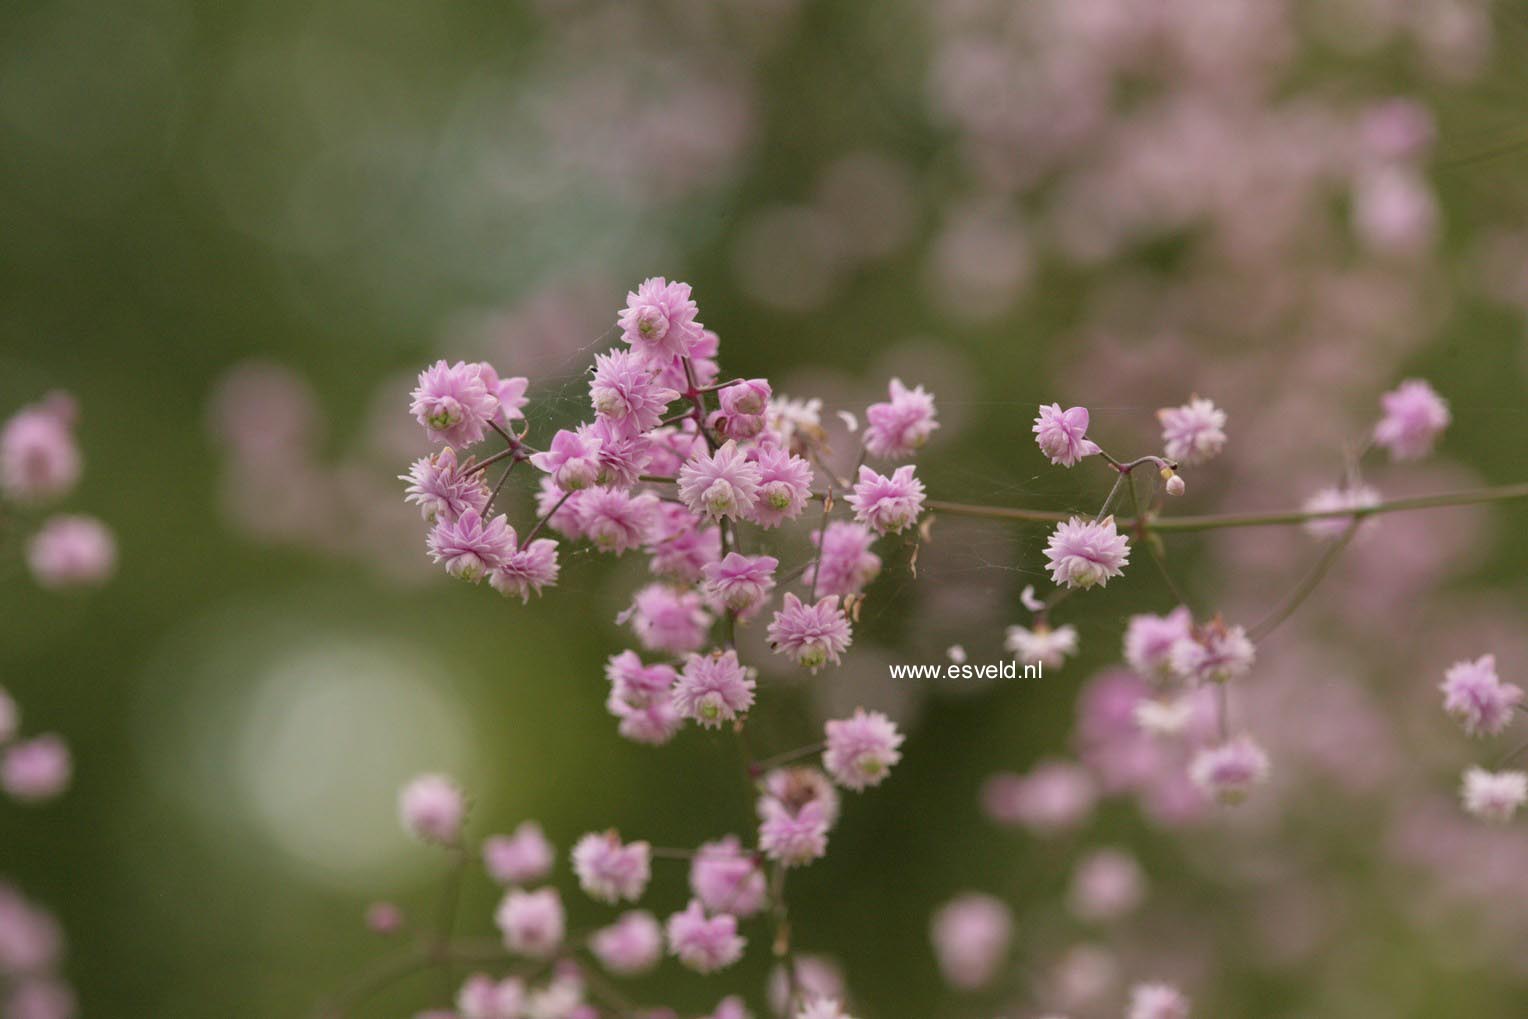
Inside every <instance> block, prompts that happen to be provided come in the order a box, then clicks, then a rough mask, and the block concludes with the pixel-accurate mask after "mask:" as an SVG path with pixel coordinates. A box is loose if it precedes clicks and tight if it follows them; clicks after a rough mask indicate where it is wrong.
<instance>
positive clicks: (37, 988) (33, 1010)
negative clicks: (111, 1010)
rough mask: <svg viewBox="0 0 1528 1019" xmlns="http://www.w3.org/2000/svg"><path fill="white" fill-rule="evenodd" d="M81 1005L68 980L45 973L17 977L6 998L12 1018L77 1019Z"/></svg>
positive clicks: (9, 1014) (6, 1007)
mask: <svg viewBox="0 0 1528 1019" xmlns="http://www.w3.org/2000/svg"><path fill="white" fill-rule="evenodd" d="M78 1009H79V1004H78V1002H77V1001H76V1000H75V996H74V991H72V990H71V989H70V988H69V986H68V985H67V984H64V983H62V982H60V981H59V980H57V979H55V978H53V977H50V976H46V975H41V974H34V975H31V976H29V977H27V978H26V979H24V980H18V981H16V982H15V984H14V985H13V987H12V988H11V991H10V993H9V994H8V995H7V996H6V999H5V1014H6V1015H7V1016H8V1017H10V1019H74V1017H75V1016H76V1015H78V1014H79V1012H78Z"/></svg>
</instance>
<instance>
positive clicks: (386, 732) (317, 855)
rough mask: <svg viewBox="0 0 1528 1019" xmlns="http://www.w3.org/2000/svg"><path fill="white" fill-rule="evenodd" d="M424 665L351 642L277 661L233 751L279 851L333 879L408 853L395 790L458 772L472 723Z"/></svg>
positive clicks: (383, 866)
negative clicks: (416, 777)
mask: <svg viewBox="0 0 1528 1019" xmlns="http://www.w3.org/2000/svg"><path fill="white" fill-rule="evenodd" d="M421 664H422V663H420V662H417V661H410V660H409V658H408V656H406V655H405V656H398V655H393V654H386V653H384V652H382V651H379V650H377V649H374V648H370V647H360V646H355V645H340V646H338V647H334V646H330V647H325V648H323V649H307V650H303V651H299V652H298V653H297V654H296V655H294V656H292V657H289V658H286V659H283V660H281V661H279V662H277V663H275V664H274V665H273V666H272V667H271V668H270V669H268V670H267V671H266V672H265V673H264V675H262V676H261V677H260V679H259V681H258V683H259V685H258V686H257V687H256V688H255V689H254V690H253V691H252V692H251V694H250V695H249V697H248V700H247V711H246V714H245V722H244V726H243V731H242V732H240V734H239V736H238V738H237V741H236V745H235V746H234V748H233V750H232V753H233V756H234V757H235V758H236V768H237V781H238V785H239V789H240V793H241V796H242V798H243V799H244V800H245V801H246V803H247V808H248V810H249V811H250V812H251V814H252V815H253V818H254V820H255V821H256V823H257V824H258V826H259V827H260V828H261V829H262V830H263V831H264V832H265V834H266V835H268V836H269V837H270V839H271V840H272V841H273V842H274V843H276V845H278V846H279V847H280V848H282V849H284V850H285V851H287V852H288V853H290V854H292V855H293V856H295V857H297V858H299V859H300V860H302V861H304V862H306V863H309V864H311V865H313V866H314V867H315V868H316V869H319V870H322V871H325V872H327V873H328V874H329V875H331V876H333V877H336V878H344V879H352V878H354V877H356V876H357V875H356V872H358V871H367V872H371V873H373V874H375V873H376V872H378V871H386V870H391V869H393V868H395V867H396V866H397V865H398V864H399V863H400V862H403V861H402V860H400V854H406V855H414V852H413V851H414V847H413V846H412V845H411V844H410V843H408V842H406V841H405V840H404V839H403V837H402V835H401V833H400V832H399V828H398V821H397V816H396V810H395V809H394V799H395V797H396V794H397V790H398V787H399V786H400V785H402V784H403V782H404V781H405V780H407V779H408V778H409V777H410V776H411V775H413V774H415V773H416V772H418V771H422V770H427V769H428V770H435V771H444V772H448V773H453V774H456V775H460V774H461V770H462V766H463V765H464V764H465V758H466V757H467V745H468V726H467V722H466V719H465V718H464V717H463V714H462V711H461V709H460V707H459V706H458V705H457V704H455V703H453V702H451V701H449V700H448V699H446V697H445V696H444V695H443V694H442V693H441V692H440V691H439V690H438V689H437V688H435V687H433V686H432V685H431V684H430V682H429V677H428V675H427V674H426V673H425V672H424V671H423V669H421V668H420V666H421Z"/></svg>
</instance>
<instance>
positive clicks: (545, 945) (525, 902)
mask: <svg viewBox="0 0 1528 1019" xmlns="http://www.w3.org/2000/svg"><path fill="white" fill-rule="evenodd" d="M493 921H494V923H495V924H496V925H498V928H499V930H500V932H502V933H503V935H504V945H505V947H507V948H508V949H509V950H510V951H511V952H514V953H515V954H516V955H529V956H533V957H535V958H538V959H544V958H546V957H547V956H549V955H551V954H552V953H553V952H555V951H557V948H558V946H559V945H561V944H562V938H563V933H564V931H565V929H566V924H567V919H566V916H565V914H564V913H563V909H562V899H561V897H559V896H558V894H557V889H555V888H542V889H539V890H538V891H534V892H527V891H522V890H521V889H519V888H512V889H510V891H509V894H508V895H506V896H504V899H503V901H502V902H500V903H499V908H498V910H497V911H496V912H495V913H494V917H493Z"/></svg>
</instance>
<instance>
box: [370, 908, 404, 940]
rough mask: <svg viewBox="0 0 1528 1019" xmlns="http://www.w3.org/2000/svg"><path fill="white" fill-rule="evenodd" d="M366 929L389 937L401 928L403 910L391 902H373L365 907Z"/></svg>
mask: <svg viewBox="0 0 1528 1019" xmlns="http://www.w3.org/2000/svg"><path fill="white" fill-rule="evenodd" d="M366 929H367V930H369V931H371V932H372V933H373V934H380V935H382V936H383V937H389V936H391V935H393V934H397V933H398V932H399V931H401V930H403V910H401V909H399V908H398V907H397V906H395V905H394V904H393V903H391V902H373V903H372V904H371V905H369V906H367V907H366Z"/></svg>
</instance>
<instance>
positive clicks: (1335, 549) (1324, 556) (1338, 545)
mask: <svg viewBox="0 0 1528 1019" xmlns="http://www.w3.org/2000/svg"><path fill="white" fill-rule="evenodd" d="M1360 522H1361V521H1358V520H1354V521H1353V522H1352V523H1350V524H1349V525H1348V527H1347V530H1345V531H1343V532H1342V535H1341V536H1340V537H1338V538H1337V539H1336V540H1334V541H1332V542H1331V544H1330V545H1328V546H1327V549H1326V551H1325V552H1322V553H1321V558H1319V559H1317V560H1316V562H1315V565H1313V566H1312V567H1311V568H1310V572H1309V573H1307V574H1306V575H1305V576H1304V577H1302V578H1301V579H1300V582H1299V583H1298V584H1296V585H1295V589H1294V590H1293V591H1291V592H1290V594H1289V597H1288V598H1286V599H1284V602H1283V603H1282V604H1281V605H1280V606H1279V607H1278V608H1276V609H1274V610H1273V611H1272V612H1270V613H1269V614H1268V615H1267V616H1265V617H1263V618H1262V619H1261V620H1259V621H1258V622H1257V623H1256V624H1255V625H1254V626H1253V627H1252V628H1251V629H1250V630H1248V631H1247V636H1248V637H1251V638H1252V640H1253V641H1254V642H1257V641H1260V640H1262V639H1263V638H1264V637H1266V636H1268V635H1269V634H1270V633H1272V632H1273V631H1274V630H1275V629H1277V628H1278V626H1279V624H1280V623H1282V622H1284V620H1286V619H1288V618H1289V617H1290V616H1292V615H1294V614H1295V609H1297V608H1299V607H1300V605H1301V603H1303V602H1304V601H1305V599H1306V598H1309V597H1310V595H1311V592H1312V591H1314V590H1315V589H1316V587H1317V585H1319V584H1320V583H1321V581H1322V578H1324V577H1325V576H1326V575H1327V572H1328V571H1329V570H1331V568H1332V565H1333V564H1334V563H1336V562H1337V557H1338V556H1340V555H1342V550H1343V549H1345V548H1347V547H1348V543H1349V542H1350V541H1352V540H1353V535H1354V533H1355V532H1357V530H1358V525H1359V523H1360Z"/></svg>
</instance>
